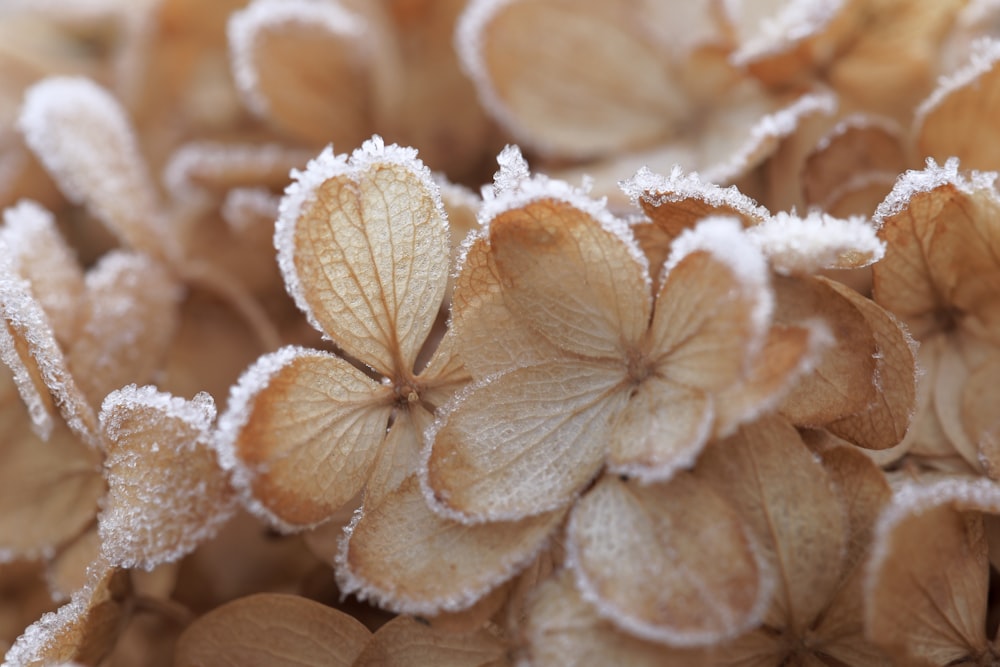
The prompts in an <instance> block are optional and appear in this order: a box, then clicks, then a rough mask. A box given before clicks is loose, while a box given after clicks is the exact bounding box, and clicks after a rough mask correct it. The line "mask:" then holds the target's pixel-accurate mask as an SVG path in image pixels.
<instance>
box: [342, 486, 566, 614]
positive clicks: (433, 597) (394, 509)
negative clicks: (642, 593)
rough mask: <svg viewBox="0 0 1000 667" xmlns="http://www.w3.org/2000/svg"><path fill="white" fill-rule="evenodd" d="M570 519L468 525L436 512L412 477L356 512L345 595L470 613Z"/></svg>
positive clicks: (402, 607) (557, 516)
mask: <svg viewBox="0 0 1000 667" xmlns="http://www.w3.org/2000/svg"><path fill="white" fill-rule="evenodd" d="M563 514H564V513H563V512H551V513H548V514H542V515H539V516H534V517H531V518H528V519H524V520H522V521H517V522H501V523H489V524H483V525H476V526H467V525H464V524H460V523H456V522H454V521H451V520H448V519H443V518H441V517H440V516H438V515H436V514H434V513H433V512H431V510H430V509H429V508H428V507H427V501H426V500H425V499H424V496H423V493H422V492H421V489H420V484H419V483H418V481H417V478H416V477H411V478H410V479H408V480H407V481H406V482H404V483H403V484H402V485H401V486H400V487H399V488H398V489H396V490H395V491H393V492H392V493H390V494H389V495H388V496H386V497H385V499H384V500H383V501H382V503H381V504H379V505H376V506H374V507H367V506H366V507H365V508H364V509H363V510H362V511H361V512H359V513H358V514H356V515H355V519H354V522H353V523H352V525H351V526H350V527H349V528H348V531H347V537H346V538H345V540H344V541H343V542H342V543H341V552H340V554H338V558H337V565H338V570H337V577H338V582H339V583H340V588H341V590H342V591H343V592H344V593H352V592H355V593H357V594H358V595H359V596H360V597H361V598H363V599H369V600H373V601H375V602H377V603H378V604H379V605H380V606H382V607H385V608H388V609H391V610H393V611H397V612H401V613H415V614H435V613H437V612H439V611H457V610H461V609H465V608H468V607H469V606H471V605H472V604H474V603H475V602H476V601H477V600H479V599H480V598H482V597H483V596H484V595H486V593H488V592H489V591H490V590H491V589H493V588H495V587H496V586H499V585H500V584H502V583H503V582H505V581H507V580H508V579H510V578H511V577H512V576H514V575H515V574H517V572H518V571H520V570H521V569H522V568H524V567H525V566H527V565H528V563H530V562H531V561H532V559H534V558H535V556H536V555H537V553H538V552H539V551H540V550H541V549H542V547H543V546H544V544H545V542H546V541H547V539H548V537H549V535H550V534H551V533H552V532H553V531H554V530H555V528H556V526H557V525H558V524H559V522H560V521H561V520H562V517H563Z"/></svg>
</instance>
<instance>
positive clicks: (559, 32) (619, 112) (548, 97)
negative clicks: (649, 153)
mask: <svg viewBox="0 0 1000 667" xmlns="http://www.w3.org/2000/svg"><path fill="white" fill-rule="evenodd" d="M631 9H632V8H631V7H630V6H628V5H627V4H625V3H621V2H615V3H612V4H609V3H606V2H594V1H588V2H586V3H579V2H577V3H569V2H564V1H560V0H545V1H543V2H523V1H519V2H508V3H496V2H488V1H481V2H475V3H472V4H471V5H470V6H469V7H468V8H467V9H466V11H465V13H464V14H463V16H462V17H461V18H460V20H459V25H458V28H457V31H456V44H457V46H458V52H459V55H460V57H461V59H462V64H463V65H464V66H465V68H466V70H467V71H469V72H470V73H471V75H472V78H473V81H474V82H475V83H476V86H477V88H478V89H479V95H480V99H482V100H483V102H484V104H485V106H486V107H487V108H488V109H489V110H490V111H491V112H492V113H493V114H494V116H495V117H496V118H497V119H498V120H499V121H500V122H501V123H502V124H503V125H505V126H506V128H507V129H508V130H510V131H511V132H512V133H513V134H514V135H515V136H516V137H517V138H518V139H519V140H520V141H522V142H524V143H525V144H528V145H531V146H532V147H534V148H537V149H540V150H542V151H545V152H548V153H552V154H558V155H565V156H571V157H577V158H579V157H590V156H595V155H600V154H602V153H608V152H614V151H620V150H622V149H628V148H635V147H639V146H643V145H645V144H648V143H650V142H651V141H656V140H659V139H662V138H665V137H667V136H669V135H670V134H672V133H673V131H674V126H675V124H676V123H677V122H678V119H679V117H682V116H684V115H686V114H687V112H688V105H689V104H690V102H689V101H688V100H687V99H686V97H687V96H686V95H685V94H684V92H683V91H682V90H679V89H678V82H676V81H675V80H674V79H673V77H672V75H671V69H670V68H669V67H665V66H664V60H665V58H664V55H665V54H664V53H663V51H662V49H661V47H660V45H659V44H657V43H656V42H655V41H654V40H653V39H651V38H652V35H650V34H649V33H646V32H644V31H643V30H641V29H640V27H639V25H638V23H636V22H635V21H634V20H632V19H631V12H630V10H631Z"/></svg>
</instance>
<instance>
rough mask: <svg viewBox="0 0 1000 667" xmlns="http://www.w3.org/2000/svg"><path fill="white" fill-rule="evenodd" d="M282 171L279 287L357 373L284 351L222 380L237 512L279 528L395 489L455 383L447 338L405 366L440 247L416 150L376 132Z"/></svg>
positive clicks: (430, 314) (420, 330) (457, 372)
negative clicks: (226, 385) (247, 511)
mask: <svg viewBox="0 0 1000 667" xmlns="http://www.w3.org/2000/svg"><path fill="white" fill-rule="evenodd" d="M295 177H296V182H295V183H293V184H292V185H291V186H290V187H289V189H288V192H287V194H286V196H285V199H284V200H283V202H282V207H281V217H280V218H279V221H278V226H277V229H276V232H275V243H276V245H277V247H278V255H279V263H280V264H281V269H282V273H283V274H284V276H285V281H286V284H287V286H288V290H289V292H290V293H291V294H292V296H293V297H294V298H295V300H296V303H297V304H298V305H299V307H300V308H301V309H302V310H303V312H305V313H306V314H307V316H308V317H309V320H310V322H311V323H312V324H313V326H314V327H316V329H318V330H319V331H321V332H323V334H324V335H325V336H327V337H328V338H329V339H330V340H332V341H333V342H334V343H335V344H336V345H337V346H339V347H340V348H341V349H342V350H343V351H344V352H345V353H346V354H347V355H349V356H350V358H352V359H356V360H358V362H360V364H363V365H364V366H365V367H366V368H367V369H370V373H365V372H363V371H362V370H359V369H358V368H357V367H355V366H353V365H351V363H349V362H348V361H346V360H345V359H343V358H341V357H338V356H335V355H332V354H330V353H327V352H320V351H317V350H307V349H303V348H295V347H286V348H283V349H281V350H279V351H278V352H276V353H274V354H272V355H269V356H265V357H262V358H261V359H260V360H258V362H257V363H256V364H254V366H253V367H252V368H251V369H249V370H248V371H247V372H246V373H245V374H244V376H243V377H242V378H241V380H240V382H239V384H237V385H236V387H234V389H233V393H232V396H231V398H230V403H229V408H228V410H227V412H226V414H225V415H224V416H223V417H222V419H221V420H220V426H219V430H220V435H219V450H220V452H221V453H222V457H223V461H224V462H225V463H226V465H227V466H228V467H229V468H230V469H232V470H233V471H234V474H235V483H236V485H237V486H238V487H239V488H240V489H241V490H242V492H243V495H244V500H245V501H246V502H247V504H248V506H249V507H251V508H252V509H253V510H255V511H256V512H258V513H260V514H262V515H263V516H265V517H267V518H268V519H269V520H270V521H271V522H272V523H273V524H275V525H277V526H280V527H283V528H285V529H291V528H292V527H306V526H310V525H315V524H318V523H321V522H323V521H324V520H326V519H327V518H329V517H330V516H331V515H332V514H333V512H334V511H336V510H337V509H339V508H340V507H341V506H342V505H344V504H345V503H347V502H348V501H349V500H351V499H352V498H353V497H354V496H355V495H356V494H357V493H358V491H360V490H361V489H362V488H365V487H366V485H367V489H368V494H369V496H370V497H373V496H374V495H375V494H376V493H386V492H389V491H391V490H392V489H393V488H395V486H397V485H398V484H399V483H400V482H401V481H402V480H403V479H405V478H406V477H407V476H408V475H409V474H410V473H411V472H412V471H413V469H414V468H415V464H416V456H417V450H418V448H419V440H420V433H421V432H422V430H423V429H424V428H425V427H426V426H427V425H428V424H429V423H430V421H431V420H432V412H433V410H434V409H435V408H436V407H437V406H438V405H440V403H441V402H442V401H443V399H444V397H446V396H447V395H448V394H449V392H450V391H452V390H453V389H455V388H457V386H458V385H460V384H461V383H462V382H463V381H464V379H465V376H464V373H463V371H462V369H461V367H460V364H457V363H456V362H455V360H454V359H453V355H452V353H451V343H450V341H449V339H448V338H447V337H446V338H445V340H444V341H443V342H442V343H441V345H440V347H439V348H438V350H437V354H436V355H435V356H434V358H433V359H431V361H430V362H428V363H427V366H426V367H424V368H422V369H421V368H420V367H419V366H418V365H417V359H418V355H419V354H420V353H421V350H422V348H423V347H424V346H425V342H426V341H427V339H428V335H429V334H430V332H431V329H432V327H433V325H434V321H435V319H436V318H437V315H438V309H439V307H440V305H441V302H442V299H443V298H444V291H445V284H446V281H447V275H448V268H449V255H450V244H449V233H448V222H447V218H446V217H445V213H444V209H443V207H442V204H441V199H440V196H439V194H438V189H437V185H436V184H435V183H434V182H433V180H432V179H431V176H430V172H429V171H428V170H427V168H426V167H424V166H423V164H422V163H421V162H420V161H419V160H418V159H417V158H416V152H415V151H413V150H412V149H403V148H400V147H398V146H395V145H391V146H385V145H384V144H383V142H382V140H381V138H379V137H375V138H373V139H372V140H370V141H367V142H366V143H365V144H364V146H362V148H360V149H359V150H357V151H355V152H354V153H353V155H351V156H350V157H348V156H346V155H341V156H335V155H334V154H333V152H332V150H331V149H327V150H326V151H325V152H324V153H322V154H321V155H320V156H319V157H318V158H316V159H315V160H313V161H312V162H310V164H309V167H308V168H307V169H306V170H305V171H304V172H297V173H296V175H295ZM372 376H374V377H376V378H378V379H373V378H372ZM390 423H391V427H389V425H390ZM387 428H388V430H387Z"/></svg>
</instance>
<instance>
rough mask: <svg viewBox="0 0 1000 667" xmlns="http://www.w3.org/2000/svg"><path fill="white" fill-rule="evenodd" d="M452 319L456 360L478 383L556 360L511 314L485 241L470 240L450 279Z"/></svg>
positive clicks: (551, 349)
mask: <svg viewBox="0 0 1000 667" xmlns="http://www.w3.org/2000/svg"><path fill="white" fill-rule="evenodd" d="M451 318H452V324H451V326H452V330H453V331H455V333H456V341H455V345H456V347H457V348H458V349H457V354H458V356H459V357H461V359H462V362H463V364H464V365H465V367H466V368H467V369H468V370H469V372H470V373H471V374H472V375H473V377H475V378H477V379H481V378H484V377H486V376H487V375H492V374H494V373H500V372H502V371H505V370H507V369H510V368H514V367H515V366H522V365H531V364H534V363H540V362H542V361H546V360H551V359H553V358H556V357H558V356H559V355H560V354H561V353H560V351H559V349H558V348H557V347H556V346H555V345H553V344H552V343H550V342H549V341H548V340H547V339H546V338H545V337H544V336H542V335H541V334H540V333H538V332H537V331H535V330H534V329H532V328H531V327H530V326H528V324H527V323H526V322H525V321H523V320H522V319H520V318H519V317H517V316H515V315H514V313H513V312H512V311H511V309H510V306H509V305H508V304H507V299H506V298H505V296H504V289H503V286H502V284H501V283H500V276H499V274H498V273H497V268H496V256H495V255H494V253H492V252H491V251H490V245H489V241H488V239H487V238H486V237H478V238H475V239H473V240H472V242H471V243H470V245H469V246H468V247H467V248H466V249H465V253H464V255H463V256H462V263H461V265H460V267H459V272H458V275H457V276H456V278H455V292H454V296H453V298H452V310H451Z"/></svg>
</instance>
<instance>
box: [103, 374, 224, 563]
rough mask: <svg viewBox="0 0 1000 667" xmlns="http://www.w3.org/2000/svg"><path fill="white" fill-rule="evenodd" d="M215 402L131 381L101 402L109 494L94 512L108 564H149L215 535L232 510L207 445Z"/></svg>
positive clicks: (184, 551) (173, 557)
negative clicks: (173, 393)
mask: <svg viewBox="0 0 1000 667" xmlns="http://www.w3.org/2000/svg"><path fill="white" fill-rule="evenodd" d="M214 420H215V402H214V401H213V400H212V399H211V397H210V396H209V395H208V394H205V393H202V394H198V395H197V396H195V397H194V399H193V400H191V401H186V400H184V399H183V398H176V397H173V396H171V395H170V394H164V393H162V392H158V391H156V389H155V387H151V386H147V387H141V388H138V387H136V386H135V385H129V386H127V387H124V388H122V389H120V390H118V391H115V392H112V393H111V394H109V395H108V397H107V398H106V399H105V400H104V403H103V404H102V406H101V426H102V427H103V429H104V432H105V434H106V435H107V438H108V450H107V458H106V460H105V462H104V470H105V475H106V476H107V480H108V495H107V497H106V498H105V499H104V501H103V504H102V509H101V514H100V516H99V517H98V523H99V530H100V534H101V541H102V548H103V553H104V554H105V555H106V557H107V558H108V560H109V561H110V562H111V563H112V564H114V565H120V566H121V567H142V568H144V569H147V570H149V569H152V568H153V567H154V566H156V565H159V564H161V563H166V562H172V561H175V560H178V559H179V558H181V557H182V556H184V555H186V554H188V553H190V552H191V551H193V550H194V548H195V547H197V546H198V545H199V544H200V543H201V542H203V541H205V540H206V539H208V538H210V537H212V536H213V535H215V533H216V532H217V531H218V529H219V528H220V527H221V525H222V524H223V523H224V522H225V521H227V520H228V519H229V517H230V516H232V513H233V510H234V508H235V505H234V502H233V500H234V498H233V494H232V491H231V490H230V486H229V480H228V478H227V475H226V474H225V473H224V472H223V470H222V468H221V467H220V466H219V464H218V461H217V460H216V454H215V451H214V450H213V449H212V448H211V447H210V445H209V431H210V429H211V426H212V422H214Z"/></svg>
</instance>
